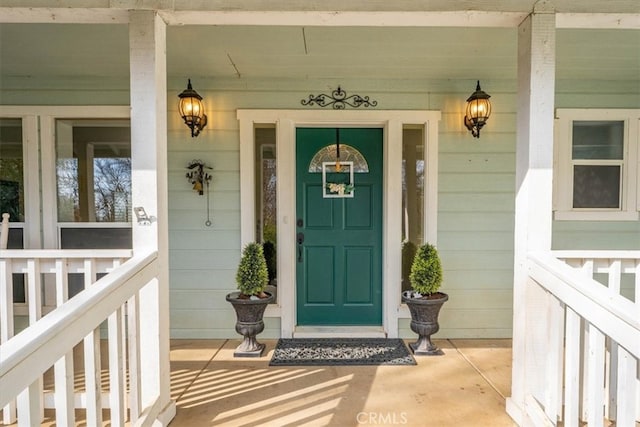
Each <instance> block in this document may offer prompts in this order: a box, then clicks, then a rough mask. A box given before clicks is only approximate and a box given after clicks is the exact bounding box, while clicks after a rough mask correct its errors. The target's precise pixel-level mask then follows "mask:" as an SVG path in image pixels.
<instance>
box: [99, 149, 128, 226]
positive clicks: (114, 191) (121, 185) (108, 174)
mask: <svg viewBox="0 0 640 427" xmlns="http://www.w3.org/2000/svg"><path fill="white" fill-rule="evenodd" d="M93 175H94V181H93V183H94V184H93V185H94V186H93V191H94V193H95V209H96V221H97V222H128V221H129V220H130V219H129V211H130V210H131V209H130V206H131V197H130V196H131V159H118V158H109V159H94V161H93Z"/></svg>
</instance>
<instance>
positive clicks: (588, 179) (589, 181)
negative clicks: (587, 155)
mask: <svg viewBox="0 0 640 427" xmlns="http://www.w3.org/2000/svg"><path fill="white" fill-rule="evenodd" d="M620 172H621V167H620V166H591V165H576V166H574V169H573V207H574V208H615V209H617V208H620Z"/></svg>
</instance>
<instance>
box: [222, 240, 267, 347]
mask: <svg viewBox="0 0 640 427" xmlns="http://www.w3.org/2000/svg"><path fill="white" fill-rule="evenodd" d="M236 283H237V285H238V290H239V291H236V292H231V293H230V294H228V295H227V301H229V302H230V303H231V305H232V306H233V309H234V310H235V312H236V318H237V321H236V332H238V333H239V334H240V335H242V336H243V337H244V340H243V341H242V343H241V344H240V345H239V346H238V347H237V348H236V350H235V352H234V353H233V355H234V356H235V357H260V356H261V355H262V352H263V351H264V347H265V345H264V344H261V343H259V342H258V341H257V340H256V335H258V334H259V333H260V332H262V331H263V330H264V321H263V320H262V317H263V315H264V311H265V309H266V308H267V305H268V304H269V303H271V302H272V301H273V299H274V297H273V295H271V294H270V293H268V292H265V288H266V286H267V284H268V283H269V273H268V272H267V263H266V261H265V258H264V253H263V251H262V245H261V244H259V243H255V242H254V243H249V244H248V245H247V246H245V248H244V249H243V251H242V258H241V259H240V264H239V265H238V271H237V273H236Z"/></svg>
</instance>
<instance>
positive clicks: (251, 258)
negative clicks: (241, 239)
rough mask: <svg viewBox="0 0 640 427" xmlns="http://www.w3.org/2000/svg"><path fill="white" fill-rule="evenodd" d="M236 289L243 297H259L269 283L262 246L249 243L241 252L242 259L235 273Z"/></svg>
mask: <svg viewBox="0 0 640 427" xmlns="http://www.w3.org/2000/svg"><path fill="white" fill-rule="evenodd" d="M236 283H237V284H238V289H239V290H240V292H241V293H242V294H244V295H247V296H248V295H260V294H261V293H262V292H264V290H265V288H266V286H267V284H268V283H269V273H268V271H267V262H266V261H265V259H264V252H263V251H262V245H261V244H259V243H255V242H254V243H249V244H248V245H247V246H245V248H244V249H243V251H242V258H241V259H240V264H239V265H238V272H237V273H236Z"/></svg>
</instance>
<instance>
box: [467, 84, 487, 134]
mask: <svg viewBox="0 0 640 427" xmlns="http://www.w3.org/2000/svg"><path fill="white" fill-rule="evenodd" d="M489 98H491V96H490V95H487V94H486V93H485V92H484V91H483V90H482V89H480V80H478V84H477V86H476V91H475V92H473V93H472V94H471V96H470V97H469V98H467V111H466V114H465V116H464V125H465V126H466V127H467V129H469V130H470V131H471V135H473V136H474V137H476V138H480V129H482V126H484V125H485V124H486V123H487V120H488V119H489V116H490V115H491V102H489Z"/></svg>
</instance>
